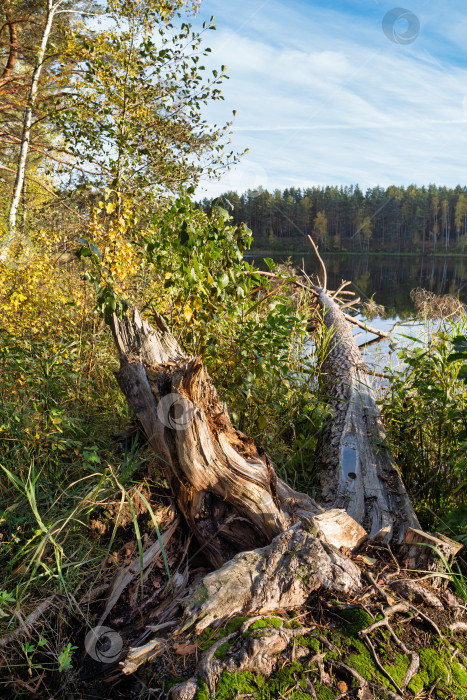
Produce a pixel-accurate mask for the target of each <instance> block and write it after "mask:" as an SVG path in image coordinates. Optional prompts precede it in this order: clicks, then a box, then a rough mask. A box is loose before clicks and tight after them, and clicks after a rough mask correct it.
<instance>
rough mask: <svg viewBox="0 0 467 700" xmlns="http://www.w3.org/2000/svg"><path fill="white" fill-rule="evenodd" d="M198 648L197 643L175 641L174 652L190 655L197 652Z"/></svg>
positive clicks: (180, 654)
mask: <svg viewBox="0 0 467 700" xmlns="http://www.w3.org/2000/svg"><path fill="white" fill-rule="evenodd" d="M197 648H198V645H197V644H184V643H183V642H175V644H174V652H175V653H176V654H178V655H179V656H190V654H194V653H195V651H196V650H197Z"/></svg>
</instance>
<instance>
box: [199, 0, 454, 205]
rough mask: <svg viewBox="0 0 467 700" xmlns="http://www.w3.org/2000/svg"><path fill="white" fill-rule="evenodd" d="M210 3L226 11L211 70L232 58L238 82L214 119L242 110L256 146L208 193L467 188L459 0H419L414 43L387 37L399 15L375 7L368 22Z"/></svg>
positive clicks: (245, 134) (242, 134) (244, 130)
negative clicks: (389, 23) (384, 24)
mask: <svg viewBox="0 0 467 700" xmlns="http://www.w3.org/2000/svg"><path fill="white" fill-rule="evenodd" d="M206 4H207V9H206V13H209V11H210V9H212V11H213V14H220V18H219V19H218V31H217V32H215V33H213V34H211V35H210V36H209V39H210V42H209V45H210V46H211V47H212V49H213V52H212V59H210V60H211V61H213V63H212V66H211V64H210V66H211V67H214V65H216V64H220V63H225V64H226V65H227V67H228V72H229V75H230V80H229V82H228V83H227V84H226V87H225V89H224V93H225V96H226V100H225V102H220V103H218V104H217V105H216V106H215V107H213V108H210V113H209V116H210V118H212V120H213V121H216V122H218V123H219V122H220V121H222V119H223V118H224V119H225V117H226V116H227V117H228V115H229V114H230V110H231V109H237V110H238V117H237V118H236V120H235V122H234V134H233V145H234V147H236V149H237V150H240V151H241V150H243V149H244V148H245V147H249V149H250V152H249V155H248V159H249V160H248V163H249V164H247V165H246V166H245V165H243V166H239V171H238V173H237V174H230V175H229V176H228V177H229V178H230V180H229V181H226V182H225V183H223V182H221V183H215V184H210V185H207V188H208V189H207V192H208V193H210V194H211V193H212V194H214V193H215V194H218V193H220V192H222V191H224V190H226V189H230V188H232V189H233V187H232V183H234V184H235V183H238V185H239V186H238V189H240V190H243V189H247V188H248V187H251V188H257V187H258V184H263V186H264V187H267V188H269V189H274V188H275V187H280V188H283V187H286V186H292V185H296V186H300V185H301V186H307V185H311V184H333V185H334V184H337V185H339V184H350V183H355V182H359V184H360V186H362V187H364V188H365V187H367V186H373V185H376V184H380V185H383V186H385V185H389V184H405V185H407V184H410V183H412V182H415V183H417V184H428V183H430V182H437V183H439V184H446V185H450V186H453V185H456V184H459V183H460V184H463V183H464V182H465V165H464V159H465V152H466V145H467V143H466V141H467V132H466V123H467V61H466V56H465V53H464V55H463V56H462V54H459V42H460V41H461V36H460V33H459V30H458V24H459V21H460V17H461V15H460V14H459V10H460V8H461V6H460V4H459V2H458V0H454V2H453V5H452V8H451V9H450V10H448V9H446V6H445V5H441V3H436V2H431V3H429V7H428V6H427V7H425V5H424V3H423V2H420V3H418V6H419V13H420V14H419V16H420V20H421V26H422V31H421V33H420V36H419V37H418V38H417V40H416V41H415V42H414V43H413V44H411V45H410V46H400V45H398V44H394V43H392V42H390V41H389V40H388V39H387V38H386V37H385V36H384V34H383V32H382V30H381V17H382V16H383V15H384V13H385V12H386V10H387V9H389V8H386V9H385V8H383V7H380V8H378V7H377V8H376V14H375V7H374V4H372V5H373V6H372V8H371V13H370V11H368V17H367V16H363V17H361V16H360V17H359V16H358V15H357V14H355V15H349V14H345V15H344V14H342V13H339V12H337V11H336V10H329V9H323V8H322V7H318V6H316V7H314V6H313V5H314V3H313V2H308V3H302V4H301V5H297V4H296V5H295V6H294V5H286V4H285V3H281V2H274V1H272V2H269V3H266V4H264V3H263V4H262V3H259V2H258V3H256V4H255V5H253V6H252V5H251V4H248V3H247V2H246V1H245V0H240V1H237V2H235V3H225V2H223V3H222V5H221V3H220V0H211V2H207V3H206ZM262 5H263V6H262ZM359 5H360V6H361V5H362V3H357V2H356V3H355V6H356V7H357V6H359ZM215 6H216V9H217V11H216V10H215V9H214V7H215ZM261 6H262V9H259V11H258V8H261ZM368 7H370V5H368ZM300 8H301V9H302V12H299V11H298V9H300ZM414 11H417V10H416V8H415V9H414ZM378 13H379V14H378ZM252 15H253V16H252ZM454 25H455V26H454ZM434 32H436V35H435V33H434ZM440 37H441V39H440ZM464 45H465V39H464ZM439 47H441V48H440V49H439ZM463 50H464V51H465V49H463ZM452 56H455V60H454V59H453V58H452ZM260 173H264V177H265V181H264V182H263V183H258V178H259V174H260ZM229 183H230V184H229Z"/></svg>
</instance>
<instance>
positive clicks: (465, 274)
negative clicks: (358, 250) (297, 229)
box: [248, 252, 467, 371]
mask: <svg viewBox="0 0 467 700" xmlns="http://www.w3.org/2000/svg"><path fill="white" fill-rule="evenodd" d="M267 255H268V256H269V257H271V258H273V259H274V260H275V262H277V263H279V262H284V261H285V260H287V259H290V261H291V262H292V264H293V265H294V266H295V267H298V268H302V266H303V265H304V268H305V271H306V273H307V274H308V275H310V276H313V275H317V274H319V273H320V270H319V266H318V263H317V261H316V259H315V257H314V256H313V254H309V255H286V254H278V253H275V252H272V253H269V254H267ZM248 257H249V259H251V258H254V259H255V261H256V263H257V265H258V266H259V267H263V265H261V259H262V258H263V257H266V253H264V254H262V255H261V256H260V255H258V254H256V253H253V254H250V255H249V256H248ZM323 259H324V262H325V264H326V268H327V272H328V288H329V289H337V288H338V287H339V285H340V284H341V282H342V281H343V280H346V281H351V282H352V284H351V285H350V286H349V287H347V289H350V290H351V291H353V292H355V293H356V296H358V297H360V298H361V299H362V301H364V302H365V301H368V300H369V299H370V298H372V299H373V301H374V302H376V303H377V304H380V305H381V306H383V307H384V314H383V315H381V316H376V317H375V318H372V319H371V321H369V323H370V324H371V325H372V326H374V327H375V328H377V329H379V330H385V331H389V330H391V328H392V327H393V326H394V324H395V323H396V321H404V323H402V324H400V325H398V326H397V327H396V328H395V329H394V331H393V333H392V336H391V341H387V340H384V341H381V342H379V343H377V344H375V345H370V346H369V347H368V348H366V349H365V351H364V354H365V356H366V360H367V363H368V364H369V365H371V366H373V367H374V368H375V369H377V370H379V371H382V370H384V368H385V367H386V366H387V365H388V364H391V365H392V366H393V367H394V366H397V365H398V364H399V360H398V357H397V350H394V347H393V346H394V345H396V346H397V347H400V346H401V345H411V344H414V343H415V342H416V341H415V340H413V341H411V340H409V339H407V338H405V337H404V336H407V335H408V336H411V337H413V338H418V339H420V340H423V339H424V338H425V337H426V335H427V333H428V332H429V327H427V326H426V324H422V323H420V322H414V321H411V320H410V319H412V318H413V317H414V315H415V313H416V309H415V305H414V303H413V301H412V299H411V297H410V292H411V290H412V289H415V288H417V287H420V288H423V289H426V290H428V291H430V292H433V293H434V294H437V295H439V294H450V295H452V296H454V297H456V298H459V299H460V300H461V301H462V302H464V303H467V257H457V258H456V257H452V256H450V257H444V258H443V257H421V256H420V257H418V256H417V257H412V256H397V255H341V254H333V255H323ZM358 318H360V319H361V320H366V319H365V318H364V317H363V316H361V315H360V316H359V317H358ZM354 334H355V336H356V339H357V342H358V343H359V345H362V344H364V343H366V342H367V341H370V340H372V339H373V338H375V336H374V335H372V334H369V333H366V332H365V331H362V330H360V329H359V328H357V327H354Z"/></svg>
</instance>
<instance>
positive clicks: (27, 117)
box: [8, 0, 63, 242]
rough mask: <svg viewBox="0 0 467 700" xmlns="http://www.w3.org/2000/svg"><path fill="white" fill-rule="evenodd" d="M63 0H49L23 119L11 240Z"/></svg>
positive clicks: (12, 203)
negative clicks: (56, 17) (49, 50)
mask: <svg viewBox="0 0 467 700" xmlns="http://www.w3.org/2000/svg"><path fill="white" fill-rule="evenodd" d="M62 2H63V0H58V2H56V3H55V4H54V3H53V0H47V20H46V23H45V27H44V31H43V33H42V40H41V46H40V49H39V53H38V56H37V63H36V67H35V68H34V72H33V75H32V81H31V89H30V91H29V96H28V103H27V106H26V109H25V112H24V120H23V131H22V134H21V144H20V151H19V158H18V168H17V171H16V177H15V184H14V187H13V196H12V199H11V206H10V213H9V216H8V229H9V239H10V242H11V241H12V239H13V238H14V235H15V230H16V216H17V213H18V206H19V202H20V198H21V191H22V189H23V183H24V176H25V173H26V159H27V155H28V150H29V142H30V139H31V125H32V115H33V111H34V106H35V104H36V100H37V94H38V92H39V80H40V77H41V72H42V66H43V64H44V57H45V52H46V49H47V43H48V41H49V36H50V31H51V29H52V23H53V19H54V15H55V12H56V11H57V10H58V8H59V7H60V5H61V4H62Z"/></svg>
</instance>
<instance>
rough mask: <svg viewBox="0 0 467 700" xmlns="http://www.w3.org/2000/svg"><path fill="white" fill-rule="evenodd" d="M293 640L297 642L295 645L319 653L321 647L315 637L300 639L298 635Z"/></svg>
mask: <svg viewBox="0 0 467 700" xmlns="http://www.w3.org/2000/svg"><path fill="white" fill-rule="evenodd" d="M295 639H296V640H297V644H298V645H299V646H301V647H307V648H308V649H311V650H312V651H315V652H316V653H318V652H319V651H321V645H320V643H319V641H318V640H317V639H315V637H302V636H301V635H300V636H299V637H295Z"/></svg>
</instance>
